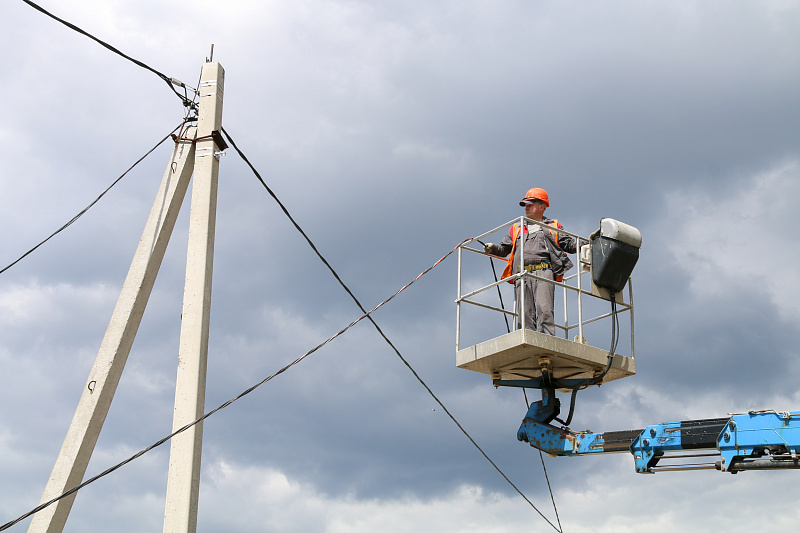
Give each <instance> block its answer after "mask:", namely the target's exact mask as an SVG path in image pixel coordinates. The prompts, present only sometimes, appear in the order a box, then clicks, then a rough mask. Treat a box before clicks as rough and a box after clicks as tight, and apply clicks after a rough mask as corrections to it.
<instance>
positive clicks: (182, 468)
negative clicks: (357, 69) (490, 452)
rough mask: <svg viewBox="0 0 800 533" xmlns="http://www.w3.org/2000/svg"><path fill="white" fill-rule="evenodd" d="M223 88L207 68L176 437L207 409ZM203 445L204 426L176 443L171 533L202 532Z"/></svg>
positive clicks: (220, 75) (216, 68)
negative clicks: (218, 134)
mask: <svg viewBox="0 0 800 533" xmlns="http://www.w3.org/2000/svg"><path fill="white" fill-rule="evenodd" d="M223 86H224V70H223V69H222V67H221V66H220V65H219V63H206V64H205V65H204V66H203V70H202V73H201V78H200V108H199V116H198V119H199V120H198V125H197V139H198V140H197V151H196V155H195V175H194V183H193V185H192V207H191V214H190V222H189V250H188V253H187V261H186V286H185V289H184V296H183V314H182V323H181V339H180V353H179V361H178V379H177V384H176V389H175V413H174V418H173V431H176V430H178V429H181V428H183V427H184V426H186V425H187V424H190V423H191V422H193V421H195V420H197V419H198V418H200V417H201V416H202V415H203V409H204V407H205V387H206V360H207V354H208V329H209V319H210V311H211V274H212V270H213V259H214V228H215V221H216V205H217V177H218V172H219V161H218V159H217V157H216V155H215V149H216V148H215V142H214V140H213V139H212V138H211V135H212V132H214V131H219V130H220V128H221V127H222V95H223ZM202 445H203V425H202V423H200V424H197V425H195V426H193V427H191V428H189V429H188V430H186V431H184V432H183V433H181V434H179V435H176V436H175V437H173V439H172V442H171V448H170V461H169V478H168V481H167V501H166V508H165V513H164V532H165V533H189V532H194V531H195V530H196V529H197V505H198V494H199V491H200V457H201V452H202Z"/></svg>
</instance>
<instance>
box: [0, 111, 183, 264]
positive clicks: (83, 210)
mask: <svg viewBox="0 0 800 533" xmlns="http://www.w3.org/2000/svg"><path fill="white" fill-rule="evenodd" d="M182 125H183V122H181V124H180V125H178V127H176V128H175V129H174V130H172V131H171V132H169V133H168V134H167V135H166V136H165V137H164V138H163V139H161V140H160V141H158V143H156V145H155V146H153V147H152V148H151V149H150V150H148V151H147V152H146V153H145V154H144V155H143V156H142V157H140V158H139V159H137V160H136V162H135V163H134V164H132V165H131V166H130V167H129V168H128V170H126V171H125V172H123V173H122V175H120V176H119V177H118V178H117V179H115V180H114V181H113V182H112V183H111V185H109V186H108V187H107V188H106V190H104V191H103V192H102V193H100V196H98V197H97V198H95V199H94V200H92V202H91V203H90V204H89V205H87V206H86V207H84V208H83V209H82V210H81V211H80V212H79V213H78V214H77V215H75V216H74V217H72V218H71V219H70V220H69V221H68V222H67V223H66V224H64V225H63V226H61V227H60V228H58V229H57V230H55V231H54V232H53V233H51V234H50V236H49V237H47V238H46V239H44V240H43V241H42V242H40V243H39V244H37V245H36V246H34V247H33V248H31V249H30V250H28V251H27V252H25V253H24V254H22V255H21V256H20V257H19V258H18V259H16V260H15V261H13V262H12V263H11V264H9V265H7V266H6V267H4V268H3V269H2V270H0V274H2V273H4V272H5V271H6V270H8V269H9V268H11V267H13V266H14V265H16V264H17V263H19V262H20V261H22V260H23V259H25V258H26V257H27V256H29V255H30V254H31V253H33V252H34V251H36V249H38V248H39V247H40V246H41V245H43V244H44V243H46V242H47V241H49V240H50V239H52V238H53V237H55V236H56V235H58V234H59V233H61V232H62V231H64V230H65V229H67V228H68V227H70V226H71V225H72V224H73V223H74V222H75V221H76V220H78V219H79V218H81V217H82V216H83V215H84V214H85V213H86V212H87V211H88V210H89V209H91V208H92V207H93V206H94V205H95V204H96V203H97V202H99V201H100V199H101V198H102V197H103V196H105V195H106V193H107V192H108V191H110V190H111V188H112V187H114V185H116V184H117V183H119V182H120V180H122V178H124V177H125V176H126V175H127V174H128V172H130V171H131V170H133V168H134V167H135V166H136V165H138V164H139V163H141V162H142V161H144V159H145V158H146V157H147V156H149V155H150V154H152V153H153V152H154V151H155V149H156V148H158V147H159V146H161V144H162V143H163V142H164V141H166V140H167V139H169V138H170V136H171V135H172V134H174V133H175V132H176V131H177V130H178V129H179V128H180V127H181V126H182Z"/></svg>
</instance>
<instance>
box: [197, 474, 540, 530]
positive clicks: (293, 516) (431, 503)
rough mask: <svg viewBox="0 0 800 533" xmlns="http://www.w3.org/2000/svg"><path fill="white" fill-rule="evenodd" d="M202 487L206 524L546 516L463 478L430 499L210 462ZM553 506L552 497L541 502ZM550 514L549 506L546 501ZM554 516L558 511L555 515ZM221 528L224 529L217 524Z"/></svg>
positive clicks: (498, 524) (502, 525)
mask: <svg viewBox="0 0 800 533" xmlns="http://www.w3.org/2000/svg"><path fill="white" fill-rule="evenodd" d="M206 476H207V482H206V483H205V484H204V485H203V488H202V489H201V490H202V493H201V504H200V508H201V511H200V516H201V518H203V515H205V520H206V522H204V524H205V528H206V529H207V530H216V528H217V527H220V528H221V527H222V526H223V522H219V521H218V520H220V519H219V518H217V517H224V527H225V528H226V530H228V531H239V532H247V531H265V530H269V531H274V532H281V531H328V532H330V533H360V532H364V533H366V532H370V533H372V532H374V531H382V532H385V533H393V532H409V531H437V532H453V533H455V532H477V531H481V532H497V533H500V532H511V531H517V530H519V529H520V528H527V527H530V525H531V524H537V523H541V524H542V525H543V526H545V527H546V523H545V522H544V521H543V520H542V519H541V518H540V517H539V516H538V515H537V514H536V512H535V511H534V510H533V509H531V508H530V507H529V506H528V505H527V504H526V503H525V502H524V501H523V500H522V499H521V498H520V497H518V496H516V497H507V496H504V495H500V494H495V493H490V492H487V491H484V490H483V489H481V488H480V487H476V486H468V485H464V486H461V487H460V488H458V489H457V490H456V491H455V492H454V493H452V494H448V495H446V496H443V497H440V498H435V499H431V500H426V501H420V500H418V499H416V498H413V497H408V498H404V499H398V500H380V499H366V500H358V499H356V498H353V497H352V496H349V495H342V496H339V497H332V496H328V495H323V494H320V493H318V492H317V491H316V490H315V489H314V487H312V486H307V485H303V484H300V483H297V482H296V481H293V480H291V479H289V478H288V477H287V476H286V475H285V474H283V473H281V472H279V471H277V470H273V469H267V468H257V467H242V466H238V465H234V464H231V463H224V462H222V463H217V464H213V465H209V466H208V467H207V471H206ZM543 504H544V505H547V506H549V502H546V501H545V502H543ZM541 510H542V511H543V512H544V513H545V514H547V513H548V512H549V513H550V514H551V515H552V514H553V513H552V508H549V507H545V508H543V509H541ZM551 519H552V520H553V521H555V518H551ZM220 530H221V529H220Z"/></svg>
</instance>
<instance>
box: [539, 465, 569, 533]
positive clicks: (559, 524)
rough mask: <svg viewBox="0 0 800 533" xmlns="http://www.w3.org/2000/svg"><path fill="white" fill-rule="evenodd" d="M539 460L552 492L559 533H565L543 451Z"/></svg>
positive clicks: (548, 487)
mask: <svg viewBox="0 0 800 533" xmlns="http://www.w3.org/2000/svg"><path fill="white" fill-rule="evenodd" d="M539 459H541V460H542V470H544V479H545V480H546V481H547V490H549V491H550V501H552V502H553V510H554V511H555V512H556V522H558V531H560V532H561V533H563V532H564V528H563V527H562V526H561V518H560V517H559V516H558V507H556V499H555V497H554V496H553V488H552V487H551V486H550V477H549V476H548V475H547V467H546V466H545V464H544V454H543V453H542V450H539Z"/></svg>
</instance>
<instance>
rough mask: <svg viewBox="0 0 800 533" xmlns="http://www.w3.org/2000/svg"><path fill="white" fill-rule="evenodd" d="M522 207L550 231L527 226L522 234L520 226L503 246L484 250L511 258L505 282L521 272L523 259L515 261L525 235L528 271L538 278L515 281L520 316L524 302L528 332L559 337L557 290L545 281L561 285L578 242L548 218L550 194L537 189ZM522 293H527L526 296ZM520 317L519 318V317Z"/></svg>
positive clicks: (506, 239)
mask: <svg viewBox="0 0 800 533" xmlns="http://www.w3.org/2000/svg"><path fill="white" fill-rule="evenodd" d="M519 205H520V206H522V207H524V208H525V217H526V218H529V219H531V220H536V221H538V222H543V223H544V224H547V226H550V228H548V227H543V226H540V225H538V224H531V223H528V222H526V223H525V224H524V225H523V227H522V231H521V232H520V225H519V223H517V224H514V225H513V226H512V227H511V228H510V229H509V231H508V234H507V235H506V236H505V237H504V238H503V241H502V242H500V243H499V244H493V243H486V244H484V246H483V249H484V252H485V253H487V254H490V255H497V256H500V257H506V256H508V264H507V265H506V268H505V271H504V272H503V278H507V277H509V276H511V275H513V274H517V273H518V272H519V268H520V261H519V257H517V258H516V260H515V253H514V252H515V251H516V249H517V246H518V243H519V239H520V237H519V236H520V234H522V239H523V242H524V245H523V248H522V250H523V261H524V267H525V270H526V271H527V272H530V273H531V274H533V275H534V277H531V276H525V277H524V278H522V279H523V280H524V283H523V284H521V283H520V281H521V280H520V279H517V280H515V281H514V287H515V295H516V299H517V306H518V312H519V302H520V301H522V302H523V304H524V309H523V311H524V312H523V313H522V314H523V316H524V317H525V326H524V327H525V329H532V330H534V331H538V332H540V333H546V334H548V335H555V319H554V317H553V300H554V298H555V290H556V287H555V285H554V284H553V283H548V282H547V281H544V280H549V281H553V280H555V281H561V279H562V278H563V275H564V272H566V271H568V270H569V269H571V268H572V266H573V265H572V261H570V259H569V257H567V254H566V253H565V252H569V253H572V254H574V253H575V251H576V249H577V246H576V243H575V239H574V238H572V237H570V236H569V235H566V234H564V233H561V232H558V231H556V230H558V229H563V226H562V225H561V224H560V223H559V222H558V220H551V219H549V218H547V217H545V216H544V211H545V209H547V208H548V207H550V199H549V197H548V196H547V191H545V190H544V189H539V188H535V187H534V188H533V189H530V190H529V191H528V192H527V193H526V194H525V198H523V199H522V201H521V202H520V203H519ZM551 228H552V229H551ZM521 285H522V288H521ZM521 290H524V295H522V296H521ZM517 316H518V317H519V314H518V315H517ZM517 326H518V327H522V325H521V324H520V320H519V318H517Z"/></svg>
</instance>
